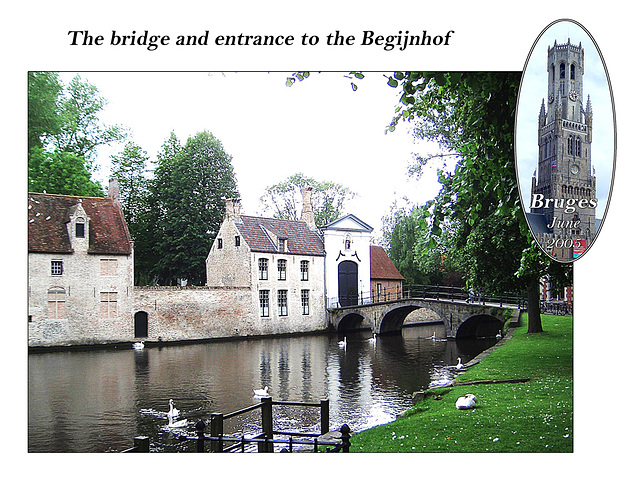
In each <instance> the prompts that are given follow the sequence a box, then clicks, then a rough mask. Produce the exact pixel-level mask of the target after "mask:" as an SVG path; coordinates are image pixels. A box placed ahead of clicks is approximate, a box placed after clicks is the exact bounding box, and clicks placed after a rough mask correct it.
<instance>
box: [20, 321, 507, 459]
mask: <svg viewBox="0 0 640 480" xmlns="http://www.w3.org/2000/svg"><path fill="white" fill-rule="evenodd" d="M434 333H435V336H436V338H435V339H434V338H432V337H433V335H434ZM443 336H444V326H442V325H440V324H426V325H419V326H411V327H405V328H404V329H403V330H402V332H401V333H400V334H394V335H384V336H378V337H377V338H376V339H375V341H373V339H372V336H371V333H370V332H365V331H357V332H350V333H348V334H347V341H346V347H343V346H341V345H339V341H340V340H342V339H343V336H342V335H337V334H333V335H328V334H318V335H304V336H294V337H277V338H265V339H253V340H229V341H220V342H212V343H201V344H189V345H176V346H164V347H147V348H145V349H143V350H141V351H136V350H134V349H128V348H127V349H125V348H113V349H94V350H82V351H57V352H48V353H30V354H29V357H28V375H29V382H28V385H29V407H28V412H29V428H28V448H29V451H30V452H110V451H121V450H124V449H126V448H129V447H131V446H132V444H133V438H134V437H136V436H139V435H145V436H149V437H150V442H151V450H152V451H161V452H176V451H186V450H188V448H190V447H188V446H187V444H186V442H183V441H182V442H181V441H180V440H179V438H178V436H177V433H185V432H187V433H193V432H195V428H194V425H195V423H196V422H197V421H198V420H199V419H203V420H205V421H207V423H208V420H209V418H210V415H211V414H212V413H215V412H219V413H230V412H233V411H236V410H239V409H241V408H244V407H247V406H249V405H252V404H255V403H258V402H259V401H260V400H259V399H258V398H255V397H254V392H253V390H254V389H257V388H263V387H264V386H268V387H269V391H268V392H269V394H270V395H271V396H272V397H273V399H274V400H283V401H302V402H318V401H319V400H322V399H329V406H330V425H331V428H332V429H335V428H339V427H340V425H342V424H343V423H347V424H348V425H349V426H350V427H351V429H352V430H354V431H360V430H363V429H366V428H369V427H372V426H375V425H379V424H382V423H387V422H390V421H392V420H394V419H395V417H396V415H398V414H399V413H401V412H402V411H404V410H406V409H407V408H409V407H410V406H411V395H412V393H413V392H415V391H418V390H420V389H424V388H427V387H429V386H433V385H434V384H437V383H441V382H446V381H447V380H450V379H451V378H452V377H453V375H455V370H454V369H452V368H450V366H451V365H455V364H456V362H457V358H458V357H461V358H462V361H463V362H466V361H468V360H470V359H471V358H473V357H474V356H476V355H477V354H478V353H480V352H481V351H482V350H484V349H486V348H489V347H490V346H492V345H493V344H494V343H495V339H485V340H472V341H465V342H462V341H455V340H446V339H443V338H442V337H443ZM169 399H173V402H174V404H175V407H176V408H177V409H179V410H180V416H179V417H178V419H179V420H183V419H184V420H186V421H187V425H186V426H185V427H183V428H180V429H175V428H169V426H168V421H167V417H166V415H165V412H167V411H168V409H169ZM274 418H275V420H274V421H275V427H276V428H277V429H280V430H306V431H318V428H317V426H316V423H318V422H319V412H318V411H317V410H315V409H300V408H296V409H295V410H294V409H293V408H292V407H281V408H280V409H276V408H275V407H274ZM259 425H260V419H259V411H255V412H254V414H251V413H250V414H247V415H246V416H244V417H241V418H240V419H238V420H237V421H234V422H229V424H228V425H225V433H229V434H232V433H246V434H250V433H253V432H255V431H257V429H258V427H259Z"/></svg>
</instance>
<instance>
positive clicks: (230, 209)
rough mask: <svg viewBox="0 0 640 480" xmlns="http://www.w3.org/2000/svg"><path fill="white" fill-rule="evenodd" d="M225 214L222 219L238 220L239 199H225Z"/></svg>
mask: <svg viewBox="0 0 640 480" xmlns="http://www.w3.org/2000/svg"><path fill="white" fill-rule="evenodd" d="M224 201H225V212H224V217H225V218H228V219H229V220H232V221H233V220H240V199H239V198H225V199H224Z"/></svg>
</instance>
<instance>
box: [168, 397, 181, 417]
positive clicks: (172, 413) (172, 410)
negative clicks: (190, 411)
mask: <svg viewBox="0 0 640 480" xmlns="http://www.w3.org/2000/svg"><path fill="white" fill-rule="evenodd" d="M178 415H180V410H178V409H177V408H176V407H174V406H173V399H170V400H169V411H168V412H167V416H168V417H169V418H173V417H177V416H178Z"/></svg>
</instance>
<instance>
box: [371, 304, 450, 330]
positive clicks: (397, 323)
mask: <svg viewBox="0 0 640 480" xmlns="http://www.w3.org/2000/svg"><path fill="white" fill-rule="evenodd" d="M420 309H426V310H429V311H430V312H434V313H435V314H436V315H437V316H438V318H439V319H440V320H442V318H441V316H440V314H439V313H438V312H437V311H436V310H434V309H431V308H428V306H425V305H424V304H409V305H401V306H395V307H393V306H392V307H391V308H389V309H388V310H387V311H385V312H384V313H383V314H382V315H381V316H380V320H379V323H378V330H379V331H380V333H384V332H395V331H398V330H400V329H401V328H402V326H403V325H404V322H405V320H406V319H407V317H408V316H409V314H410V313H412V312H415V311H417V310H420Z"/></svg>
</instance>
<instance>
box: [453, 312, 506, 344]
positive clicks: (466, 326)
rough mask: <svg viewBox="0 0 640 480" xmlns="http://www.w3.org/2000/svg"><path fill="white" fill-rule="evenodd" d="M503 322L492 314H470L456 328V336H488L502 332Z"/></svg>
mask: <svg viewBox="0 0 640 480" xmlns="http://www.w3.org/2000/svg"><path fill="white" fill-rule="evenodd" d="M503 329H504V322H503V321H502V320H500V319H499V318H496V317H494V316H493V315H487V314H479V315H471V316H470V317H469V318H467V319H466V320H465V321H463V322H462V323H461V324H460V325H459V326H458V329H457V332H456V338H469V337H475V338H489V337H495V336H496V334H498V333H500V334H502V331H503Z"/></svg>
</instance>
